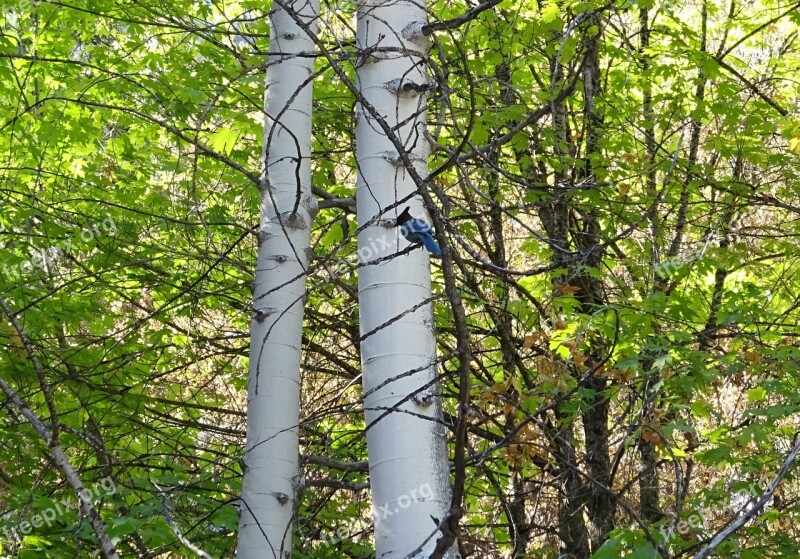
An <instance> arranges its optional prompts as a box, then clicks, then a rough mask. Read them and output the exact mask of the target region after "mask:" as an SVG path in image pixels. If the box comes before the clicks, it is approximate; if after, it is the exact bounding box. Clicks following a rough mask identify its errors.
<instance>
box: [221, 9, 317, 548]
mask: <svg viewBox="0 0 800 559" xmlns="http://www.w3.org/2000/svg"><path fill="white" fill-rule="evenodd" d="M318 6H319V4H318V2H315V1H313V0H312V1H309V0H298V1H296V2H289V3H286V4H284V3H283V2H280V1H277V2H276V4H275V5H274V7H273V10H272V12H271V13H270V22H271V28H272V30H273V33H271V34H270V53H272V54H271V56H270V64H269V69H268V70H267V78H266V95H265V113H266V117H265V123H264V172H263V174H262V177H261V179H262V182H261V222H260V230H259V247H258V262H257V268H256V274H255V281H254V287H253V320H252V338H251V344H250V374H249V381H248V406H247V445H246V450H245V455H244V457H243V458H242V460H241V463H242V469H243V471H244V480H243V483H242V497H241V518H240V523H239V542H238V548H237V554H236V556H237V559H262V558H265V557H269V558H270V559H273V558H276V559H284V558H288V557H291V555H292V548H291V542H292V521H293V517H294V512H295V510H296V509H297V505H298V498H299V497H298V493H299V491H298V488H299V487H300V486H302V477H301V476H300V472H299V446H298V445H299V439H298V437H299V426H298V424H299V415H300V347H301V343H302V325H303V307H304V304H305V282H306V274H307V268H308V261H309V239H310V233H311V223H312V222H313V221H314V216H315V214H316V212H317V204H316V198H315V197H314V196H313V194H312V192H311V171H310V169H311V167H310V158H311V101H312V96H311V93H312V91H311V77H312V72H313V68H314V59H313V57H310V56H300V55H301V54H304V53H310V52H313V51H314V49H315V47H314V40H313V37H312V36H310V34H309V32H307V31H306V30H310V33H312V34H313V33H314V32H315V31H314V30H315V29H316V26H317V23H316V20H317V17H318ZM301 24H302V25H301Z"/></svg>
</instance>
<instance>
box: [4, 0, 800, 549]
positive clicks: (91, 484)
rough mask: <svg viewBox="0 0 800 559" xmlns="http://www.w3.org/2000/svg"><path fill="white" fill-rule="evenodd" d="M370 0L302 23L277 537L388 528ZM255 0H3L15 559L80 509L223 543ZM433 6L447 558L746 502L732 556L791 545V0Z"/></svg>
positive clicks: (794, 514) (351, 545)
mask: <svg viewBox="0 0 800 559" xmlns="http://www.w3.org/2000/svg"><path fill="white" fill-rule="evenodd" d="M356 8H357V7H356V5H354V4H352V3H349V2H338V1H336V2H323V4H322V6H321V9H320V18H319V27H320V29H319V41H318V42H317V47H318V48H319V49H320V50H319V53H317V54H316V55H315V56H316V58H315V60H316V61H315V73H314V75H313V87H314V94H313V95H314V96H313V115H312V116H313V140H312V153H313V157H312V162H311V173H312V185H313V192H314V194H315V195H316V196H317V198H318V199H319V202H320V207H321V209H320V211H319V213H318V214H317V216H316V219H315V221H314V223H313V230H312V237H311V248H312V250H313V254H312V258H311V261H310V265H309V269H308V271H309V273H308V290H307V301H306V305H305V309H306V314H305V319H304V325H303V337H302V344H303V346H302V349H303V358H302V359H303V361H302V393H301V394H302V400H301V423H300V444H301V447H300V452H301V464H302V472H303V477H304V479H305V483H304V492H303V493H302V495H301V498H300V503H299V506H298V508H297V510H296V512H295V526H294V540H295V545H294V554H295V556H296V557H318V558H325V557H368V556H370V554H371V553H372V554H374V551H373V550H374V543H373V540H372V536H371V530H372V525H373V524H374V521H375V517H374V513H373V511H372V504H371V502H370V499H369V476H368V472H367V462H366V459H367V455H366V439H365V433H364V431H365V422H364V416H363V411H362V409H361V408H362V396H363V394H362V391H361V388H360V384H361V377H360V375H361V359H360V354H359V351H360V345H361V342H362V334H361V333H360V331H359V316H358V289H357V276H358V274H359V272H360V270H361V268H362V267H363V266H362V259H361V258H360V257H359V253H358V250H357V245H356V232H357V229H358V226H357V222H356V216H355V213H354V210H355V201H354V195H355V183H356V175H357V166H356V160H355V153H356V150H355V145H354V142H355V139H354V138H355V133H354V129H355V124H354V111H355V106H356V97H357V91H354V90H353V89H351V88H350V87H349V86H348V84H352V83H354V80H353V78H354V76H355V71H356V66H357V64H358V60H359V55H360V54H363V53H358V52H357V49H356V44H355V41H354V37H355V14H356ZM268 9H269V7H268V6H266V5H265V4H264V3H263V2H256V1H249V0H243V1H232V2H214V1H207V2H191V1H186V0H179V1H176V2H170V3H161V2H155V1H150V0H141V1H136V2H125V3H118V2H114V1H109V0H99V1H92V2H75V3H69V2H37V3H34V2H30V1H22V2H10V1H8V0H5V1H4V2H3V4H2V16H0V29H2V33H0V127H1V128H2V131H3V132H2V134H1V135H0V153H1V154H2V162H1V163H0V309H1V310H2V313H1V315H0V318H2V320H0V381H2V383H0V388H2V390H3V394H4V396H3V397H2V400H0V408H1V409H0V433H1V434H2V438H1V439H0V440H2V443H3V450H2V452H0V550H1V551H0V556H2V557H4V558H5V557H21V558H29V557H30V558H39V557H51V558H54V559H61V558H66V557H88V556H94V555H93V554H94V553H95V551H94V550H96V549H97V546H98V544H97V541H96V537H95V532H94V531H93V525H94V524H93V523H97V522H101V523H103V524H104V525H105V527H106V529H107V532H108V534H109V536H110V537H111V538H112V539H113V541H114V542H115V546H116V547H117V549H118V551H119V552H120V553H121V554H122V555H123V556H131V557H133V556H135V557H193V556H196V552H195V551H191V549H190V547H187V545H186V543H187V541H191V542H192V545H195V546H197V547H198V548H201V549H202V550H204V552H205V553H207V554H209V555H210V556H212V557H233V556H234V553H235V548H236V537H235V534H236V531H237V530H238V524H239V519H238V512H237V499H238V495H239V493H240V491H241V479H242V467H241V461H240V459H241V457H242V449H243V446H244V436H245V420H246V414H247V372H248V341H249V339H250V328H251V308H252V301H251V299H252V292H251V285H252V282H253V279H254V269H255V258H256V256H255V255H256V249H257V244H258V239H257V232H258V226H259V206H260V200H259V188H258V186H259V175H260V169H261V167H262V165H263V163H262V147H263V146H262V142H263V124H264V107H263V98H264V73H265V71H267V72H269V69H268V68H267V66H268V63H267V57H268V54H269V53H268V52H267V50H268V44H269V33H270V28H269V24H268V15H269V14H268ZM427 9H428V12H429V19H430V21H431V22H432V23H434V24H435V23H436V22H448V24H446V25H444V24H443V25H440V26H438V27H436V26H434V28H432V29H431V33H430V41H431V53H430V57H429V58H428V59H427V60H426V64H427V67H426V71H427V72H428V74H429V75H430V87H429V88H428V90H427V91H425V92H424V93H425V98H426V106H425V108H426V110H427V120H428V132H429V136H428V138H427V140H428V142H429V143H430V146H431V148H432V154H431V157H430V159H429V161H428V164H429V168H430V175H429V180H428V181H427V182H426V183H425V188H426V189H427V192H428V193H429V194H430V196H431V197H432V199H433V201H434V202H435V203H434V204H429V207H428V208H427V209H428V211H429V212H430V213H431V214H433V215H435V216H436V221H437V223H439V224H440V225H443V228H442V227H440V229H441V230H440V233H441V235H442V236H441V237H440V238H443V239H445V240H446V241H447V243H448V245H449V251H448V253H449V254H451V255H452V256H451V257H447V258H444V259H441V260H435V259H432V261H431V269H432V277H433V291H434V298H433V303H434V306H433V310H434V323H435V324H434V325H435V330H436V341H437V344H438V355H439V359H438V363H437V366H438V373H439V383H440V387H441V388H440V389H441V394H442V399H441V401H442V407H443V412H444V414H443V426H444V427H446V429H447V432H448V436H449V450H450V453H451V454H452V455H453V456H455V455H457V454H459V453H461V454H463V457H464V460H460V461H456V465H455V466H454V468H453V469H452V471H451V477H452V481H453V484H454V486H455V487H456V488H457V489H460V491H459V492H458V493H460V494H461V495H462V499H461V502H460V505H461V507H462V508H463V517H462V518H461V519H460V520H459V526H460V531H459V545H460V547H461V552H462V555H467V554H474V556H477V557H490V558H491V557H519V558H521V557H552V558H555V557H559V556H563V554H571V555H573V556H575V557H577V558H581V559H582V558H584V557H589V556H593V557H595V558H602V557H620V556H632V557H638V558H653V557H656V556H662V557H682V556H690V555H693V554H695V553H698V552H699V551H700V550H701V549H702V548H703V547H704V545H706V544H708V543H709V542H710V541H711V540H712V538H713V537H714V535H715V534H717V533H718V532H719V531H720V530H722V529H724V528H725V527H726V526H728V525H729V524H730V523H731V522H733V521H735V520H736V519H737V518H742V517H743V516H744V515H748V516H747V522H745V523H744V525H743V526H742V527H741V528H740V529H739V530H738V531H737V532H736V533H735V534H733V535H732V536H731V537H729V538H727V539H726V540H725V541H724V542H723V543H722V544H721V545H720V546H719V547H718V548H716V551H717V553H719V556H721V557H742V558H748V559H755V558H761V557H796V555H797V550H798V549H800V533H798V529H797V525H798V522H797V520H798V516H799V514H798V513H800V501H798V489H800V488H799V487H798V484H797V482H796V480H795V476H794V475H793V473H792V471H791V470H790V469H789V467H788V466H789V465H790V462H791V460H792V459H793V458H794V456H795V455H796V452H797V446H795V443H796V441H797V436H796V434H797V432H798V430H800V416H798V412H800V395H798V380H799V379H798V363H799V362H800V360H799V358H800V351H798V346H797V343H798V338H797V337H798V334H800V329H798V323H797V319H798V307H800V277H798V271H800V267H798V263H797V259H798V255H800V250H799V248H800V247H798V243H799V242H800V240H799V239H798V235H800V181H799V180H798V172H799V171H800V81H799V80H800V50H799V49H800V42H799V38H798V29H799V26H800V3H783V2H775V1H772V0H756V1H748V2H742V1H739V0H728V1H722V0H705V1H690V2H653V1H651V0H640V1H637V2H627V1H625V2H619V1H617V2H599V1H589V2H576V1H570V0H564V1H559V2H556V1H551V0H547V1H540V2H535V1H520V0H507V1H504V2H500V3H495V2H491V3H490V4H485V5H477V4H474V3H468V2H444V1H439V0H437V1H434V2H431V3H430V5H429V6H428V7H427ZM343 77H348V78H349V79H348V80H346V81H345V80H343ZM418 93H419V92H418ZM795 282H797V283H795ZM456 294H458V297H456ZM457 308H460V309H462V311H463V318H464V320H463V321H459V320H457V318H458V312H457V311H456V309H457ZM465 346H468V347H469V348H470V353H469V356H468V357H469V360H468V367H467V368H466V374H463V368H461V369H460V368H459V365H460V364H462V363H463V362H464V361H463V358H464V353H463V348H464V347H465ZM459 371H462V374H458V372H459ZM37 421H38V422H39V423H37ZM43 426H44V427H46V428H50V429H51V431H50V433H51V434H52V432H53V430H55V432H56V433H57V434H58V437H57V439H58V441H59V442H58V444H57V445H56V444H53V443H52V440H50V439H48V437H47V436H45V435H44V434H43V433H45V434H46V433H47V430H46V429H45V431H42V427H43ZM47 426H49V427H47ZM459 433H464V436H463V437H462V438H459V435H458V434H459ZM397 436H398V437H402V436H403V433H397ZM56 451H58V452H56ZM59 452H60V453H61V454H59ZM66 463H69V464H71V467H72V468H73V470H72V471H73V473H74V475H75V476H78V477H79V478H80V479H82V480H83V482H84V483H85V484H86V486H87V487H88V488H90V489H91V491H90V498H91V499H93V500H94V501H95V503H96V504H97V510H98V511H99V518H86V515H85V513H84V512H83V511H82V510H80V509H79V508H78V506H77V503H78V496H76V494H75V491H74V484H73V483H71V481H74V480H72V479H71V478H70V477H69V476H68V475H66V474H65V473H64V472H65V470H64V464H66ZM783 466H786V467H783ZM776 478H777V479H776ZM773 480H775V483H773V485H772V486H770V483H771V482H773ZM420 490H421V491H423V492H424V488H420ZM765 490H766V491H767V493H768V494H767V495H766V496H765V497H766V498H765V499H763V500H762V502H759V503H756V499H757V498H758V497H759V496H761V495H762V493H764V491H765ZM773 490H774V491H773ZM773 493H774V494H773ZM37 518H38V520H37ZM37 524H38V525H37Z"/></svg>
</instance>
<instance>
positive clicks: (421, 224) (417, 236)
mask: <svg viewBox="0 0 800 559" xmlns="http://www.w3.org/2000/svg"><path fill="white" fill-rule="evenodd" d="M410 209H411V208H410V207H407V208H406V209H404V210H403V211H402V213H401V214H400V215H399V216H397V226H398V227H400V233H402V234H403V237H405V239H406V240H407V241H408V242H409V243H422V244H423V245H425V248H426V249H428V252H430V253H431V254H433V255H434V256H439V255H440V254H442V249H440V248H439V245H438V244H436V240H435V239H434V238H433V229H431V226H430V225H428V224H427V223H426V222H425V221H424V220H422V219H416V218H413V217H411V214H410V213H408V212H409V210H410Z"/></svg>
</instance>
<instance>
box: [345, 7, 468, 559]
mask: <svg viewBox="0 0 800 559" xmlns="http://www.w3.org/2000/svg"><path fill="white" fill-rule="evenodd" d="M425 21H426V13H425V11H424V5H422V4H417V3H411V2H402V1H401V2H372V3H364V4H362V5H361V6H360V7H359V13H358V38H357V41H358V49H359V53H360V56H359V61H358V66H357V75H358V83H359V91H360V94H361V97H360V99H359V101H361V102H360V103H359V104H358V106H357V109H356V111H357V113H356V119H357V121H356V145H357V149H356V151H357V161H358V170H359V173H358V183H357V194H356V201H357V205H358V222H359V231H360V232H359V236H358V246H359V249H358V253H359V258H360V261H361V266H362V267H361V269H360V272H359V282H358V284H359V285H358V291H359V308H360V309H359V310H360V316H361V333H362V334H361V335H362V341H361V362H362V367H363V375H364V376H363V387H364V394H365V396H364V407H365V415H366V421H367V447H368V453H369V466H370V467H369V469H370V481H371V485H372V502H373V518H374V521H375V546H376V556H377V557H380V558H381V559H391V558H395V557H407V556H414V557H417V556H419V557H427V556H428V555H430V553H431V551H432V550H433V549H434V548H435V547H436V540H437V539H438V537H440V536H441V534H440V533H439V532H438V531H437V521H443V520H444V519H445V515H446V514H447V511H448V510H449V508H450V479H449V470H448V461H447V452H446V435H447V430H446V428H445V426H444V424H443V422H442V410H441V398H440V396H439V392H438V389H437V384H436V338H435V333H434V326H433V309H432V304H431V279H430V261H429V259H428V255H427V252H425V251H424V250H423V249H422V248H413V249H411V250H410V251H406V249H409V248H410V246H409V243H408V242H407V241H405V239H403V238H402V237H401V236H400V235H399V234H398V229H397V228H396V227H395V223H394V222H395V219H396V217H397V215H398V214H399V213H400V212H401V211H402V210H403V208H404V207H405V206H406V205H408V206H411V215H412V216H414V217H417V218H423V219H426V221H428V223H430V219H429V218H428V216H427V215H426V212H425V210H424V208H423V205H422V202H421V200H420V198H419V196H418V195H415V192H416V190H417V183H416V181H415V178H416V179H417V180H419V179H420V177H423V176H425V174H426V173H427V158H428V150H429V148H428V143H427V140H426V138H425V136H424V132H425V128H424V127H425V118H424V117H425V113H424V108H425V91H426V88H427V84H428V76H427V73H426V70H425V65H424V59H425V56H426V53H427V49H428V45H427V39H426V38H425V37H424V36H423V35H422V34H421V32H420V28H421V25H422V24H424V23H425ZM401 123H402V124H401ZM389 128H390V129H391V130H388V129H389ZM404 160H405V161H404ZM409 163H410V164H412V166H413V167H414V169H413V170H410V169H409V168H408V164H409ZM401 251H405V252H404V253H402V254H398V253H399V252H401ZM415 550H423V551H422V553H420V554H419V555H415V554H414V552H415ZM446 557H457V551H455V546H453V548H451V550H450V551H449V552H448V553H447V555H446Z"/></svg>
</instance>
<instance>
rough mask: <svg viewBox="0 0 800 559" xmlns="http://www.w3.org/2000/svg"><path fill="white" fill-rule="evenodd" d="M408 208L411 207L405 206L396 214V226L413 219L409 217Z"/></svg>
mask: <svg viewBox="0 0 800 559" xmlns="http://www.w3.org/2000/svg"><path fill="white" fill-rule="evenodd" d="M410 209H411V206H406V209H404V210H403V211H402V212H401V213H400V215H398V216H397V225H398V226H400V225H403V224H404V223H406V222H407V221H411V220H412V219H414V218H413V217H411V214H410V213H409V210H410Z"/></svg>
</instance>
